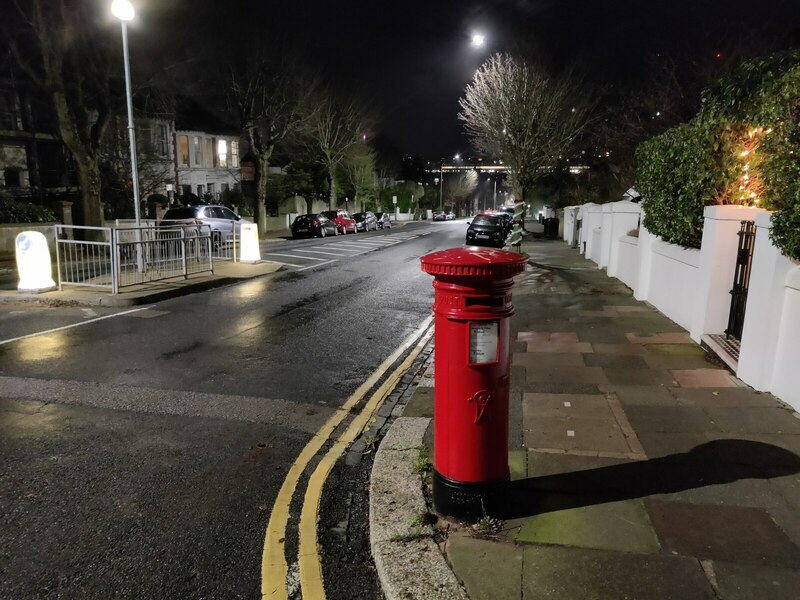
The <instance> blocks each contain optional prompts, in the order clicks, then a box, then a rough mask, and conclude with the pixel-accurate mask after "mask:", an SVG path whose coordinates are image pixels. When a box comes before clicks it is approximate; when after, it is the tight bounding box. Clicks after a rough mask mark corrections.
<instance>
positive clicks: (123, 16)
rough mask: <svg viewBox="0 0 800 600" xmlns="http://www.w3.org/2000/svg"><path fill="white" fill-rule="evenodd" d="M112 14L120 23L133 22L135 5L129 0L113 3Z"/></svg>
mask: <svg viewBox="0 0 800 600" xmlns="http://www.w3.org/2000/svg"><path fill="white" fill-rule="evenodd" d="M111 14H112V15H114V16H115V17H117V18H118V19H119V20H120V21H132V20H133V16H134V10H133V4H131V3H130V2H129V1H128V0H114V1H113V2H112V3H111Z"/></svg>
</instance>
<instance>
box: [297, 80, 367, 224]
mask: <svg viewBox="0 0 800 600" xmlns="http://www.w3.org/2000/svg"><path fill="white" fill-rule="evenodd" d="M366 121H367V118H366V111H365V110H364V108H362V106H361V105H360V104H359V103H358V102H356V101H354V100H342V99H340V98H338V97H336V96H335V95H334V94H332V93H324V94H321V95H320V99H319V102H318V105H317V107H316V108H315V110H314V111H313V113H312V114H311V117H310V118H309V122H308V128H307V139H308V143H309V145H310V146H311V147H312V148H313V150H314V151H315V152H316V153H317V154H318V156H319V160H320V162H321V163H322V165H323V166H324V167H325V170H326V171H327V173H328V183H329V184H330V198H329V205H330V208H331V210H333V209H335V208H336V206H337V189H336V188H337V183H338V182H337V170H338V169H339V167H341V165H342V164H343V163H344V160H345V158H346V157H347V154H348V152H350V151H351V149H352V148H353V147H354V146H355V145H356V144H358V143H359V141H360V140H361V132H362V131H364V128H365V127H366Z"/></svg>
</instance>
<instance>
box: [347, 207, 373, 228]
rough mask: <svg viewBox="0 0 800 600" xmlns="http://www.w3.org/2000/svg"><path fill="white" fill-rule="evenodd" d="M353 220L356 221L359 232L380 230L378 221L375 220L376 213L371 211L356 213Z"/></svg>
mask: <svg viewBox="0 0 800 600" xmlns="http://www.w3.org/2000/svg"><path fill="white" fill-rule="evenodd" d="M353 218H354V219H355V220H356V225H357V226H358V230H359V231H370V230H372V231H377V230H378V219H376V218H375V213H374V212H372V211H370V210H368V211H366V212H360V213H356V214H354V215H353Z"/></svg>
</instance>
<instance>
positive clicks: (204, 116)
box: [175, 96, 242, 136]
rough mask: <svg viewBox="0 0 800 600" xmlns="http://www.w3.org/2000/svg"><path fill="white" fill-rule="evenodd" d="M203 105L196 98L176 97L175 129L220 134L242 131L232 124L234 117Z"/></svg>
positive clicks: (234, 133)
mask: <svg viewBox="0 0 800 600" xmlns="http://www.w3.org/2000/svg"><path fill="white" fill-rule="evenodd" d="M227 116H228V120H226V119H225V118H224V117H223V116H221V115H219V114H217V113H215V112H213V111H211V110H209V109H207V108H206V107H204V106H202V105H201V104H200V103H199V102H198V101H197V100H195V99H194V98H189V97H188V96H177V97H176V98H175V129H176V130H179V131H203V132H205V133H216V134H219V135H233V136H239V135H241V133H242V131H241V129H239V128H238V127H236V126H235V125H233V124H232V121H233V119H231V118H230V115H227Z"/></svg>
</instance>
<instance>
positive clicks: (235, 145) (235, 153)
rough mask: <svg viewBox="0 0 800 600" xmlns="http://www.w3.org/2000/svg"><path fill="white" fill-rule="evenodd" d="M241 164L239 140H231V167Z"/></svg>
mask: <svg viewBox="0 0 800 600" xmlns="http://www.w3.org/2000/svg"><path fill="white" fill-rule="evenodd" d="M238 166H239V142H236V141H233V140H232V141H231V167H234V168H238Z"/></svg>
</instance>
